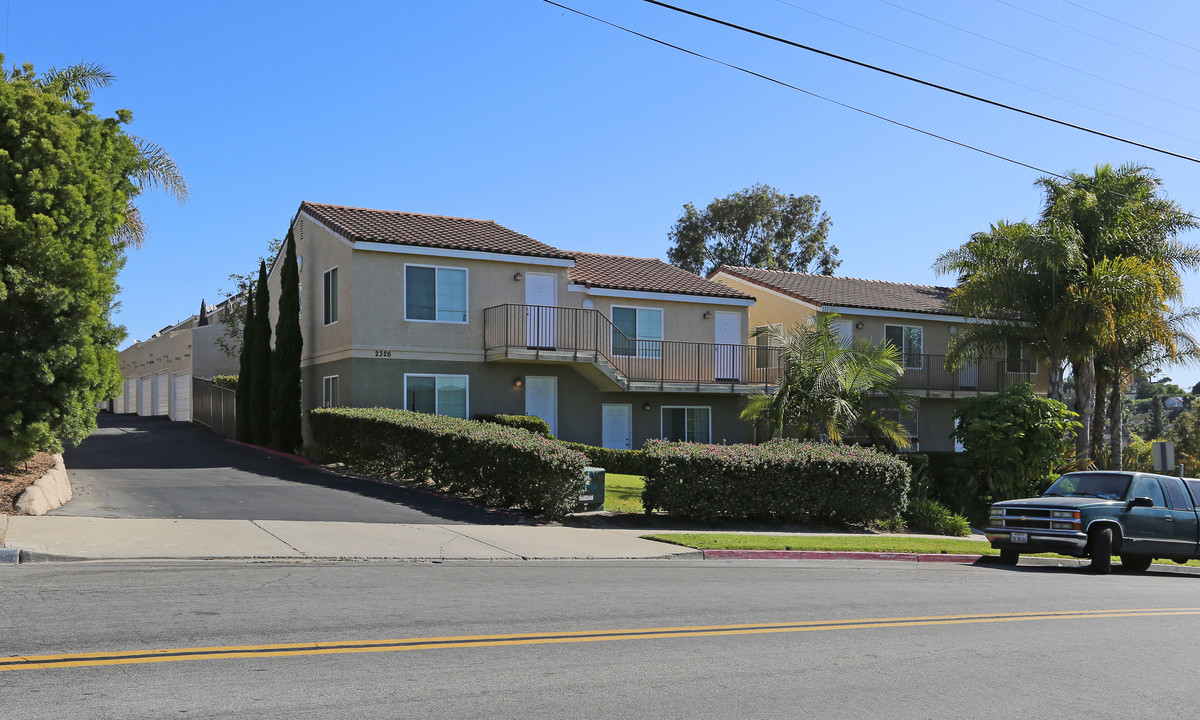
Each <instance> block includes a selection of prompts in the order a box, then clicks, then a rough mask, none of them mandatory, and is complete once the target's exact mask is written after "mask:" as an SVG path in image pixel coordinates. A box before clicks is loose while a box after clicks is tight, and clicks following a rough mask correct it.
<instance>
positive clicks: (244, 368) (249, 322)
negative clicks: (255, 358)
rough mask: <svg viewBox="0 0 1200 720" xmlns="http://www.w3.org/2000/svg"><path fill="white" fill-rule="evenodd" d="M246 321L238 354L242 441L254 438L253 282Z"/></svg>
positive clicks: (239, 433) (238, 395) (238, 404)
mask: <svg viewBox="0 0 1200 720" xmlns="http://www.w3.org/2000/svg"><path fill="white" fill-rule="evenodd" d="M245 303H246V321H245V322H244V323H243V324H242V352H241V353H240V354H239V355H238V384H237V403H236V409H237V431H236V433H235V434H236V436H237V439H238V440H240V441H242V442H250V441H251V440H253V437H254V433H253V432H252V431H251V429H250V428H251V422H252V420H251V417H250V394H251V392H252V391H251V389H250V388H251V386H252V385H253V380H254V363H252V362H251V361H250V357H251V355H253V353H254V330H255V327H256V325H255V322H254V285H253V284H251V285H250V288H249V290H248V291H247V292H246V299H245Z"/></svg>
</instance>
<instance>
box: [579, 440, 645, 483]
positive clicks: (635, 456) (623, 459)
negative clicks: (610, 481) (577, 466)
mask: <svg viewBox="0 0 1200 720" xmlns="http://www.w3.org/2000/svg"><path fill="white" fill-rule="evenodd" d="M562 444H563V445H566V446H567V447H569V448H570V449H572V450H575V451H578V452H581V453H583V454H584V455H586V456H587V459H588V465H592V466H594V467H602V468H604V470H605V472H610V473H618V474H621V475H649V474H650V473H649V466H648V465H647V461H646V453H645V452H644V451H642V450H623V449H614V448H602V447H592V446H591V445H584V444H583V443H574V442H567V441H565V440H564V441H562Z"/></svg>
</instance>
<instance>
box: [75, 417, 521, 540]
mask: <svg viewBox="0 0 1200 720" xmlns="http://www.w3.org/2000/svg"><path fill="white" fill-rule="evenodd" d="M97 423H98V427H97V429H96V430H95V432H93V433H92V434H91V435H89V436H88V437H87V438H86V439H85V440H84V441H83V442H82V443H80V444H79V445H78V446H77V447H74V448H71V449H69V450H67V452H66V453H65V454H64V461H65V462H66V465H67V469H68V470H69V471H70V472H71V473H72V476H73V477H72V483H73V484H74V483H75V482H76V479H77V478H78V479H79V480H80V481H81V482H82V483H84V484H88V483H90V484H94V485H96V486H99V487H103V486H105V485H109V486H114V487H115V486H119V485H120V484H121V483H123V482H125V481H126V480H127V479H128V478H131V477H132V478H138V479H139V480H138V483H140V484H139V485H138V486H137V487H138V490H139V492H138V493H132V492H131V493H128V494H129V495H138V494H140V495H142V496H145V495H149V494H151V493H153V492H155V491H158V490H161V491H163V492H169V491H170V490H171V489H172V488H173V487H180V486H186V487H188V488H189V489H190V490H191V491H192V492H191V494H190V495H189V496H188V501H189V502H193V503H197V504H201V503H203V502H204V495H205V494H206V493H207V495H208V496H210V497H211V498H212V502H213V503H214V504H220V502H221V501H222V500H223V499H224V498H221V497H218V496H219V495H222V494H223V495H225V496H228V495H230V494H236V493H238V492H240V491H241V490H242V489H244V488H247V487H248V486H251V485H254V484H256V483H261V481H263V480H268V482H269V480H278V481H283V482H284V483H295V484H298V485H303V486H308V487H310V488H327V489H330V490H336V491H341V492H345V493H352V494H354V495H356V496H359V497H361V498H367V499H371V500H378V501H382V502H384V503H389V504H391V505H395V506H403V509H407V510H409V511H412V512H415V513H418V514H421V515H425V516H428V517H425V518H417V519H414V518H410V517H405V516H404V515H397V516H395V517H389V516H390V515H392V513H389V512H388V510H387V508H371V507H370V506H365V505H362V504H361V503H360V504H358V505H354V504H353V503H352V504H351V507H349V508H347V509H345V510H341V511H339V512H332V511H331V517H329V518H327V519H329V520H338V521H356V520H358V521H363V522H467V523H473V524H489V525H499V524H504V525H512V524H530V523H532V522H535V521H532V520H530V519H528V518H526V517H524V516H522V515H520V514H519V513H516V512H511V511H507V510H497V509H493V508H486V507H482V506H478V505H474V504H472V503H470V502H467V501H464V500H459V499H457V498H451V497H445V496H442V495H438V494H436V493H432V492H425V491H421V490H417V489H413V488H407V487H402V486H398V485H390V484H386V483H384V482H381V481H376V480H370V479H363V478H356V477H349V476H343V475H339V474H336V473H333V472H330V471H327V470H325V469H323V468H320V467H317V466H313V465H309V464H306V463H303V462H298V461H296V460H292V459H290V458H287V457H281V456H279V455H274V454H272V453H269V452H265V451H262V450H260V449H258V448H254V447H247V446H244V445H239V444H236V443H233V442H230V441H227V440H225V439H224V438H222V437H220V436H218V435H216V434H215V433H213V432H211V431H209V430H208V429H206V428H204V427H203V426H200V425H196V424H193V423H182V422H171V421H170V420H169V419H167V418H165V417H140V416H137V415H114V414H112V413H100V415H99V417H98V420H97ZM157 471H164V472H163V473H162V474H161V475H160V474H159V473H158V472H157ZM145 478H155V479H157V480H151V481H150V482H156V483H157V485H158V487H156V488H150V489H145V485H146V483H147V480H145ZM158 478H161V479H158ZM269 490H271V491H273V492H275V493H276V494H277V495H276V496H277V497H279V498H280V500H281V501H282V502H286V500H287V498H286V496H287V495H288V494H289V488H288V487H287V486H286V485H282V484H278V485H272V486H271V487H270V488H269ZM255 499H256V503H257V504H258V505H260V506H262V505H264V504H266V503H263V502H261V500H262V499H263V498H261V497H256V498H255ZM339 499H340V498H339V496H336V495H333V494H328V495H317V496H314V495H313V494H312V493H299V494H297V500H298V501H302V502H304V503H306V504H307V505H313V504H314V503H315V504H318V505H319V504H321V503H323V502H329V503H330V504H336V503H337V502H338V501H339ZM70 505H71V504H70V503H68V505H67V506H64V508H63V509H62V510H64V511H66V512H63V513H61V514H74V513H72V512H71V511H70ZM355 508H358V509H359V510H360V511H367V510H369V511H370V512H366V513H365V515H366V516H365V517H361V518H358V517H352V516H347V515H348V514H349V515H353V513H354V509H355ZM396 509H397V510H400V509H402V508H400V507H397V508H396ZM254 510H255V508H246V509H245V511H246V513H247V514H255V513H254ZM274 510H275V509H274V508H270V507H261V512H259V513H258V514H255V516H254V517H253V518H247V519H258V520H265V519H292V518H287V517H277V516H276V513H275V512H274ZM312 510H313V511H314V512H319V511H320V508H319V507H318V508H312ZM55 514H60V513H58V512H56V513H55ZM410 514H411V513H410ZM132 516H136V517H141V516H142V515H132ZM169 516H170V517H179V516H180V515H178V514H173V515H169ZM183 516H185V517H187V516H189V515H188V514H186V513H185V514H184V515H183ZM194 516H195V517H197V518H198V519H203V518H209V517H212V514H211V513H210V512H208V511H207V510H206V509H205V508H202V507H201V508H197V512H196V513H195V515H194ZM294 519H314V518H311V517H304V518H299V517H298V518H294Z"/></svg>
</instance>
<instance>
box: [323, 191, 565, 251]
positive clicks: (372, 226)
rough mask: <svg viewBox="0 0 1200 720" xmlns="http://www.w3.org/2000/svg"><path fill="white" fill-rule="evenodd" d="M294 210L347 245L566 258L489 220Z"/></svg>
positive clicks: (342, 208)
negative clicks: (392, 246) (399, 246)
mask: <svg viewBox="0 0 1200 720" xmlns="http://www.w3.org/2000/svg"><path fill="white" fill-rule="evenodd" d="M300 211H301V212H306V213H308V214H309V215H312V216H313V217H314V218H316V219H317V220H319V221H320V222H321V223H322V224H324V225H325V226H326V227H328V228H329V229H330V230H332V231H334V232H336V233H338V234H339V235H341V236H342V237H344V238H346V239H347V240H350V241H363V242H377V243H390V244H392V245H413V246H417V247H431V248H446V249H450V250H470V251H475V252H489V253H499V254H501V255H529V256H532V257H545V258H558V259H562V260H569V259H571V257H572V256H571V254H570V253H565V252H563V251H562V250H559V249H558V248H554V247H550V246H549V245H547V244H545V243H543V242H538V241H537V240H534V239H533V238H531V237H529V236H527V235H522V234H521V233H518V232H514V231H512V230H509V229H508V228H506V227H504V226H503V225H500V224H498V223H496V222H495V221H493V220H471V219H469V218H456V217H446V216H444V215H420V214H418V213H407V212H396V211H393V210H368V209H366V208H356V207H345V206H342V205H324V204H321V203H314V202H307V201H305V202H302V203H300Z"/></svg>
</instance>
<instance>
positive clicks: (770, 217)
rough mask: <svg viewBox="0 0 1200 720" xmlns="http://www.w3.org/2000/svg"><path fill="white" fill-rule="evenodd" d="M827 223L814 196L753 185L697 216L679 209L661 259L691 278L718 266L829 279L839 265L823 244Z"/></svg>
mask: <svg viewBox="0 0 1200 720" xmlns="http://www.w3.org/2000/svg"><path fill="white" fill-rule="evenodd" d="M831 224H832V223H831V221H830V219H829V216H828V215H827V214H826V213H824V212H821V199H820V198H818V197H817V196H815V195H799V196H797V195H785V194H783V193H781V192H779V191H778V190H776V189H775V188H773V187H771V186H770V185H755V186H754V187H750V188H746V189H745V190H743V191H741V192H735V193H733V194H732V195H729V196H728V197H724V198H717V199H715V200H713V201H712V202H711V203H709V204H708V207H706V208H705V209H704V211H703V212H701V211H698V210H697V209H696V207H695V206H694V205H692V204H691V203H688V204H686V205H684V206H683V215H682V216H680V218H679V219H678V220H677V221H676V222H675V226H674V227H673V228H672V229H671V232H670V234H669V236H668V237H669V238H670V240H671V243H672V246H671V248H670V249H669V250H667V259H668V261H669V262H670V263H671V264H672V265H676V266H678V267H681V268H683V269H684V270H687V271H689V272H693V273H696V274H697V275H701V274H707V273H709V272H711V271H712V270H714V269H716V268H717V266H719V265H737V266H744V267H758V268H767V269H771V270H793V271H796V272H811V271H813V270H814V269H816V270H818V271H819V272H821V273H823V274H825V275H832V274H833V271H834V270H835V269H836V268H837V266H838V265H840V264H841V261H840V260H838V258H837V255H838V251H837V248H836V247H834V246H832V245H827V244H826V239H827V238H828V236H829V227H830V225H831Z"/></svg>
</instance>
